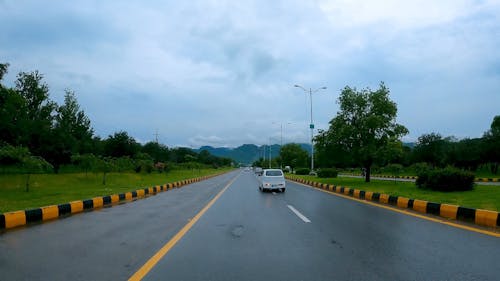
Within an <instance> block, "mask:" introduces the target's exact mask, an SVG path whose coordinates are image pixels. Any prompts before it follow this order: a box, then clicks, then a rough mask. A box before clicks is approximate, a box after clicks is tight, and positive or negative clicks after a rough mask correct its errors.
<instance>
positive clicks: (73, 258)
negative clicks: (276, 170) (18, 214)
mask: <svg viewBox="0 0 500 281" xmlns="http://www.w3.org/2000/svg"><path fill="white" fill-rule="evenodd" d="M231 179H234V182H232V184H231V185H229V187H228V189H227V190H226V191H225V192H224V193H223V194H222V195H221V197H220V198H219V199H218V200H217V201H216V202H215V203H214V204H213V205H212V206H211V208H209V209H208V210H207V211H206V213H205V214H204V215H203V216H202V217H201V218H200V219H199V221H197V222H196V223H195V224H194V225H193V227H192V228H191V229H190V230H189V231H188V232H187V233H186V234H185V235H184V236H183V237H182V238H181V239H180V240H179V241H178V243H177V244H176V245H175V246H173V248H172V249H171V250H170V251H169V252H168V253H167V254H166V255H165V256H164V257H163V258H161V259H160V260H159V262H158V263H157V264H156V265H155V266H154V267H153V268H152V270H151V271H150V272H149V273H148V274H147V275H146V277H145V280H498V276H500V267H499V263H498V261H499V260H500V251H499V250H500V239H499V238H496V237H492V236H488V235H485V234H481V233H476V232H471V231H468V230H464V229H459V228H455V227H452V226H448V225H444V224H439V223H435V222H432V221H428V220H425V219H422V218H416V217H413V216H408V215H405V214H401V213H398V212H394V211H391V210H387V209H384V208H379V207H376V206H373V205H368V204H363V203H360V202H357V201H353V200H349V199H345V198H342V197H338V196H335V195H330V194H326V193H324V192H321V191H318V190H315V189H312V188H308V187H304V186H302V185H299V184H295V183H292V182H288V183H287V184H288V187H287V191H286V193H283V194H282V193H277V194H276V193H262V192H260V191H259V190H258V188H257V179H256V177H255V176H254V174H253V173H252V172H241V171H236V172H232V173H229V174H226V175H223V176H219V177H216V178H213V179H210V180H207V181H204V182H199V183H195V184H192V185H189V186H186V187H183V188H181V189H178V190H172V191H168V192H164V193H160V194H158V195H156V196H152V197H150V198H148V199H145V200H138V201H136V202H133V203H128V204H124V205H120V206H115V207H112V208H107V209H102V210H101V211H94V212H90V213H88V214H82V215H76V216H72V217H70V218H67V219H63V220H56V221H54V222H51V223H46V224H41V225H37V226H31V227H27V228H23V229H18V230H14V231H7V232H5V233H3V234H0V280H68V279H71V280H126V279H127V278H129V277H130V276H132V274H134V273H135V272H136V271H137V270H138V269H139V268H140V267H141V266H142V265H143V264H144V263H145V262H146V261H147V260H148V259H149V258H150V257H152V256H153V255H154V254H155V253H156V252H157V251H158V250H159V249H160V248H162V246H164V245H165V244H166V243H167V242H168V241H169V240H170V239H171V238H172V237H173V236H174V235H175V234H176V233H177V232H178V231H179V230H180V229H181V228H182V227H183V226H184V225H186V223H187V222H188V221H189V220H190V219H191V218H193V217H194V216H195V215H196V214H197V213H198V212H199V211H200V210H201V209H202V208H203V207H204V206H205V205H206V204H207V203H208V202H209V201H210V200H211V199H212V198H213V197H214V196H215V195H216V194H217V193H218V192H219V191H221V190H222V189H223V188H224V186H226V185H227V184H228V183H229V182H230V181H231ZM294 211H295V212H294ZM300 216H302V218H301V217H300ZM307 221H309V222H307Z"/></svg>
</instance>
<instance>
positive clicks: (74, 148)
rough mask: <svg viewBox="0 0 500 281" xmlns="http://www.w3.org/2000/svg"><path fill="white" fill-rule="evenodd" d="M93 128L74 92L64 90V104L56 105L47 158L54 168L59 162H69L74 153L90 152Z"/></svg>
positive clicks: (56, 168) (56, 167)
mask: <svg viewBox="0 0 500 281" xmlns="http://www.w3.org/2000/svg"><path fill="white" fill-rule="evenodd" d="M92 135H93V130H92V128H91V126H90V120H89V118H88V117H87V116H86V115H85V113H84V111H83V110H81V109H80V105H79V104H78V101H77V99H76V96H75V93H74V92H72V91H70V90H66V93H65V95H64V104H63V105H62V106H59V107H57V115H56V116H55V122H54V128H53V136H54V138H53V141H52V145H51V146H50V147H48V149H50V155H48V160H49V161H50V162H52V163H53V165H54V168H55V170H56V171H57V170H58V167H59V166H60V165H61V164H68V163H70V162H71V156H72V155H74V154H85V153H90V152H92Z"/></svg>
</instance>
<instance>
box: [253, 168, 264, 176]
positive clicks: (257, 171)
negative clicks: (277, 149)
mask: <svg viewBox="0 0 500 281" xmlns="http://www.w3.org/2000/svg"><path fill="white" fill-rule="evenodd" d="M254 171H255V174H256V175H257V176H262V172H263V170H262V168H261V167H255V169H254Z"/></svg>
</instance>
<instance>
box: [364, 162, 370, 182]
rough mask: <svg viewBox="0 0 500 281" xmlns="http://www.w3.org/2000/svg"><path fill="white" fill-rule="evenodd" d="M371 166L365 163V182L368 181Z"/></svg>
mask: <svg viewBox="0 0 500 281" xmlns="http://www.w3.org/2000/svg"><path fill="white" fill-rule="evenodd" d="M370 175H371V166H370V165H367V166H366V167H365V182H370Z"/></svg>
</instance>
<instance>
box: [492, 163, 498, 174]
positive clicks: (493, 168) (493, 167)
mask: <svg viewBox="0 0 500 281" xmlns="http://www.w3.org/2000/svg"><path fill="white" fill-rule="evenodd" d="M490 170H491V172H492V173H493V174H494V175H496V174H497V173H498V163H491V165H490Z"/></svg>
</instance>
